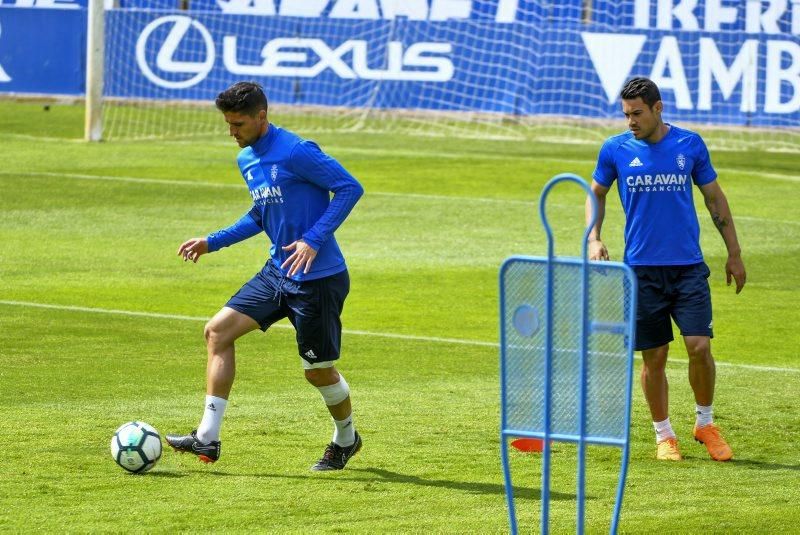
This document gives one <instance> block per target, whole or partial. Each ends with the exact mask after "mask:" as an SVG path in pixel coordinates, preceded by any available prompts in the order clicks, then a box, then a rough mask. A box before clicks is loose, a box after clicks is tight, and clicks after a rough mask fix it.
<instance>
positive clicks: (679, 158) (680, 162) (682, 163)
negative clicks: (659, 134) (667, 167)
mask: <svg viewBox="0 0 800 535" xmlns="http://www.w3.org/2000/svg"><path fill="white" fill-rule="evenodd" d="M675 163H677V164H678V167H679V168H680V170H681V171H683V168H684V167H686V156H684V155H683V154H678V156H677V158H675Z"/></svg>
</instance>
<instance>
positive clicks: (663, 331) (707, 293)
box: [632, 262, 714, 351]
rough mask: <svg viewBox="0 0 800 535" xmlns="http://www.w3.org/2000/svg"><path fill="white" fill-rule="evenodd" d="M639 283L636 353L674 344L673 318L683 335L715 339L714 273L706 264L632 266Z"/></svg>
mask: <svg viewBox="0 0 800 535" xmlns="http://www.w3.org/2000/svg"><path fill="white" fill-rule="evenodd" d="M632 267H633V271H634V272H635V273H636V278H637V280H638V282H639V293H638V305H637V309H636V350H637V351H642V350H644V349H652V348H654V347H659V346H663V345H664V344H668V343H670V342H672V340H673V336H672V323H671V322H670V317H671V318H672V319H674V320H675V324H676V325H677V326H678V328H679V329H680V331H681V335H683V336H709V337H711V338H713V337H714V332H713V330H712V323H711V290H710V289H709V287H708V276H709V275H710V273H711V270H709V269H708V266H707V265H706V264H705V262H700V263H699V264H691V265H688V266H632Z"/></svg>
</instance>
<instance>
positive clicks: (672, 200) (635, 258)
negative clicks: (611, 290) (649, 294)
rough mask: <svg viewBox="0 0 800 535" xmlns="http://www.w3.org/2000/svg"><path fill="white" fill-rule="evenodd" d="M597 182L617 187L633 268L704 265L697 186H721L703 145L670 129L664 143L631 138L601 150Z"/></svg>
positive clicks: (623, 137) (617, 140) (622, 137)
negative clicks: (694, 188)
mask: <svg viewBox="0 0 800 535" xmlns="http://www.w3.org/2000/svg"><path fill="white" fill-rule="evenodd" d="M592 178H594V180H595V181H596V182H597V183H598V184H600V185H602V186H605V187H607V188H610V187H611V185H612V184H613V183H614V181H615V180H616V181H617V190H618V191H619V197H620V200H621V201H622V208H623V210H624V211H625V258H624V261H625V263H626V264H628V265H632V266H679V265H689V264H696V263H698V262H702V261H703V253H702V251H701V250H700V225H699V223H698V221H697V211H696V210H695V207H694V201H693V198H692V183H694V184H696V185H698V186H703V185H705V184H709V183H711V182H713V181H714V180H716V178H717V173H716V171H714V168H713V167H712V165H711V159H710V157H709V154H708V149H707V148H706V145H705V143H704V142H703V139H702V138H701V137H700V136H699V135H698V134H696V133H695V132H692V131H690V130H685V129H683V128H678V127H677V126H673V125H669V131H668V132H667V134H666V135H665V136H664V137H663V138H662V139H661V140H660V141H659V142H658V143H648V142H646V141H643V140H637V139H636V138H635V137H634V136H633V133H631V132H625V133H623V134H619V135H616V136H613V137H610V138H609V139H607V140H606V142H605V143H604V144H603V147H602V148H601V149H600V154H599V156H598V158H597V167H596V168H595V170H594V173H593V174H592Z"/></svg>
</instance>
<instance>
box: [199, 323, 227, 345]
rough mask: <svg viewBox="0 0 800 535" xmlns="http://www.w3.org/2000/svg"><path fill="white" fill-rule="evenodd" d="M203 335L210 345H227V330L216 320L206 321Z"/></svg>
mask: <svg viewBox="0 0 800 535" xmlns="http://www.w3.org/2000/svg"><path fill="white" fill-rule="evenodd" d="M203 336H205V339H206V345H207V346H208V347H220V346H222V345H225V343H226V342H225V341H226V339H227V338H228V336H227V334H226V333H225V331H224V330H223V329H222V328H221V327H220V324H219V323H217V322H215V321H214V320H211V321H209V322H208V323H206V326H205V329H203Z"/></svg>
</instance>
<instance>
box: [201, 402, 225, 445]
mask: <svg viewBox="0 0 800 535" xmlns="http://www.w3.org/2000/svg"><path fill="white" fill-rule="evenodd" d="M227 406H228V400H227V399H223V398H218V397H215V396H206V409H205V411H203V419H202V420H201V421H200V425H199V426H198V427H197V440H199V441H200V442H202V443H204V444H208V443H209V442H213V441H214V440H219V428H220V427H222V417H223V416H224V415H225V407H227Z"/></svg>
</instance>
